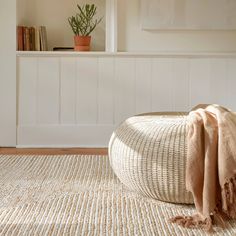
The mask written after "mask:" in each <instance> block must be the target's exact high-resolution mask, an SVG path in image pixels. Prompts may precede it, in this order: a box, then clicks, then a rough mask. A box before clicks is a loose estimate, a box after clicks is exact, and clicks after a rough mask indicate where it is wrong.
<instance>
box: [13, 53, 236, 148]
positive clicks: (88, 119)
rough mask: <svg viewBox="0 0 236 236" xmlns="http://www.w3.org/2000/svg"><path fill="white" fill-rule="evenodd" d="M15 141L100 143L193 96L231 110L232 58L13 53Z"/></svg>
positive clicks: (187, 103) (183, 106)
mask: <svg viewBox="0 0 236 236" xmlns="http://www.w3.org/2000/svg"><path fill="white" fill-rule="evenodd" d="M18 68H19V74H18V77H19V102H18V104H19V108H18V139H17V144H18V146H34V147H35V146H45V147H47V146H49V147H57V146H61V147H62V146H70V147H71V146H75V147H76V146H94V147H100V146H104V147H105V146H107V144H108V141H109V137H110V135H111V133H112V131H113V130H114V128H115V127H116V126H117V125H118V124H119V123H120V122H122V120H124V119H126V118H127V117H129V116H132V115H134V114H138V113H143V112H150V111H188V110H189V109H190V108H191V107H192V106H194V105H196V104H198V103H219V104H222V105H224V106H227V107H229V108H231V109H234V110H236V92H235V89H236V58H232V57H215V58H213V57H209V58H207V57H202V58H201V57H174V56H173V57H171V56H168V57H165V56H114V55H110V56H106V55H104V56H87V57H86V56H66V57H64V56H63V57H56V56H44V57H40V56H38V57H37V56H20V57H18Z"/></svg>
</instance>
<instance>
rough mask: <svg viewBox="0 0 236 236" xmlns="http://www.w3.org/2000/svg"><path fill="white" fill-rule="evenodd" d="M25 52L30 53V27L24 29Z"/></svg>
mask: <svg viewBox="0 0 236 236" xmlns="http://www.w3.org/2000/svg"><path fill="white" fill-rule="evenodd" d="M24 41H25V43H24V50H25V51H30V30H29V28H28V27H25V28H24Z"/></svg>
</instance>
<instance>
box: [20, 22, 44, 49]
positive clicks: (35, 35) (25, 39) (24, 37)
mask: <svg viewBox="0 0 236 236" xmlns="http://www.w3.org/2000/svg"><path fill="white" fill-rule="evenodd" d="M17 42H18V51H47V50H48V43H47V31H46V27H45V26H39V27H26V26H17Z"/></svg>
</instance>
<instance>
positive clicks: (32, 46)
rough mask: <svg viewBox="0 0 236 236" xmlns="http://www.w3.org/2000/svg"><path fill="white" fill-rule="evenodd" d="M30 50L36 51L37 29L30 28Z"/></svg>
mask: <svg viewBox="0 0 236 236" xmlns="http://www.w3.org/2000/svg"><path fill="white" fill-rule="evenodd" d="M30 50H31V51H35V29H34V27H30Z"/></svg>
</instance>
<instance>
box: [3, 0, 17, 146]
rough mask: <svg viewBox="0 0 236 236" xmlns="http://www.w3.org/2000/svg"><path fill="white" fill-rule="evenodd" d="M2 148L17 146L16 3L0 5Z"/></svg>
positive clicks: (12, 1) (13, 0) (11, 1)
mask: <svg viewBox="0 0 236 236" xmlns="http://www.w3.org/2000/svg"><path fill="white" fill-rule="evenodd" d="M0 29H1V35H0V147H1V146H15V145H16V56H15V51H16V41H15V38H16V2H15V0H1V5H0Z"/></svg>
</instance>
